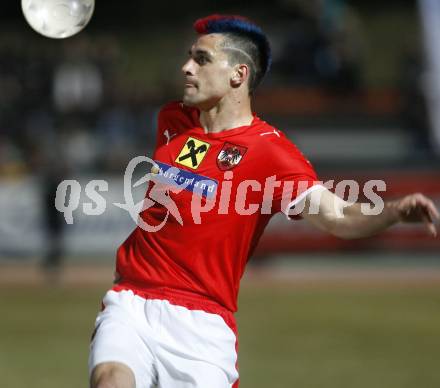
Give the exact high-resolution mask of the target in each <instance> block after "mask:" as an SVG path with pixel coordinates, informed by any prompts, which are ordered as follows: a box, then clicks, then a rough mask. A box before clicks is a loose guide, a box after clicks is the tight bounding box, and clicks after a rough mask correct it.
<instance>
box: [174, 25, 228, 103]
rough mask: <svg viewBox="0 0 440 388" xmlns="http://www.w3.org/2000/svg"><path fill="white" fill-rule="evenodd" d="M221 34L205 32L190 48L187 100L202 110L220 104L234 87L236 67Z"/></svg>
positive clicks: (187, 64) (186, 88)
mask: <svg viewBox="0 0 440 388" xmlns="http://www.w3.org/2000/svg"><path fill="white" fill-rule="evenodd" d="M222 41H223V37H222V35H221V34H208V35H202V36H201V37H199V39H197V41H196V42H195V43H194V44H193V46H192V47H191V49H190V50H189V59H188V61H187V62H186V63H185V64H184V65H183V67H182V71H183V74H184V75H185V88H184V92H183V102H184V104H185V105H189V106H195V107H197V108H199V109H202V110H207V109H210V108H212V107H214V106H216V105H217V104H218V103H219V102H220V101H221V100H222V99H223V98H224V97H225V96H226V95H227V94H228V93H229V92H230V91H231V90H232V87H231V77H232V74H233V70H234V69H233V68H232V67H231V66H230V65H229V63H228V57H227V55H226V53H225V52H224V51H223V50H222V48H221V43H222Z"/></svg>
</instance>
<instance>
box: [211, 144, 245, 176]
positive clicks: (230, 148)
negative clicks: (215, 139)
mask: <svg viewBox="0 0 440 388" xmlns="http://www.w3.org/2000/svg"><path fill="white" fill-rule="evenodd" d="M246 151H247V148H246V147H243V146H239V145H236V144H232V143H225V144H224V145H223V148H222V150H221V151H220V153H219V154H218V156H217V166H218V168H219V169H220V170H222V171H225V170H230V169H232V168H234V167H235V166H236V165H237V164H238V163H240V161H241V159H243V156H244V154H245V153H246Z"/></svg>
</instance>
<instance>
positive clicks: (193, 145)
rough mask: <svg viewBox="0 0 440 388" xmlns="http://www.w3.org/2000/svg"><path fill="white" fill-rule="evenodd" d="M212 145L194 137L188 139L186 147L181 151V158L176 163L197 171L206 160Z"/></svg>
mask: <svg viewBox="0 0 440 388" xmlns="http://www.w3.org/2000/svg"><path fill="white" fill-rule="evenodd" d="M210 146H211V145H210V144H209V143H206V142H204V141H201V140H197V139H195V138H193V137H188V140H187V141H186V143H185V145H184V146H183V148H182V151H180V154H179V156H178V157H177V159H176V160H175V162H176V163H179V164H181V165H182V166H185V167H189V168H192V169H193V170H197V168H198V167H199V166H200V163H202V160H203V159H204V158H205V155H206V153H207V152H208V149H209V147H210Z"/></svg>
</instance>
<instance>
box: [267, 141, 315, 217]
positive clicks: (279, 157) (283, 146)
mask: <svg viewBox="0 0 440 388" xmlns="http://www.w3.org/2000/svg"><path fill="white" fill-rule="evenodd" d="M271 143H272V144H271V147H270V148H271V158H270V160H271V164H272V166H273V167H272V168H271V171H273V173H274V174H275V176H276V181H277V184H276V186H275V188H274V192H273V202H272V212H273V213H278V212H280V211H281V212H283V213H285V214H286V215H287V214H288V211H289V209H290V208H292V207H293V206H295V205H296V204H297V203H299V202H300V201H301V199H303V198H304V197H305V196H306V195H307V194H308V193H309V192H310V191H313V190H315V189H316V188H317V187H318V186H319V187H321V184H322V183H321V182H320V181H319V180H318V177H317V174H316V172H315V169H314V168H313V166H312V164H311V163H310V161H309V160H308V159H306V157H305V156H304V155H303V154H302V153H301V151H300V150H299V149H298V148H297V147H296V146H295V145H294V144H293V143H292V142H290V141H289V140H288V139H287V138H286V137H285V136H284V135H283V134H282V135H280V137H279V138H278V139H275V140H274V141H272V142H271ZM300 213H301V211H300V209H299V211H298V212H295V214H296V215H293V216H290V218H293V219H298V218H301V215H300Z"/></svg>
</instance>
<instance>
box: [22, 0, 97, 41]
mask: <svg viewBox="0 0 440 388" xmlns="http://www.w3.org/2000/svg"><path fill="white" fill-rule="evenodd" d="M21 8H22V9H23V13H24V16H25V18H26V20H27V22H28V23H29V24H30V26H31V27H32V28H33V29H34V30H35V31H37V32H39V33H40V34H42V35H44V36H47V37H48V38H56V39H61V38H68V37H69V36H72V35H75V34H76V33H78V32H79V31H81V30H82V29H83V28H84V27H85V26H86V25H87V23H88V22H89V21H90V18H91V17H92V14H93V10H94V8H95V0H21Z"/></svg>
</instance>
